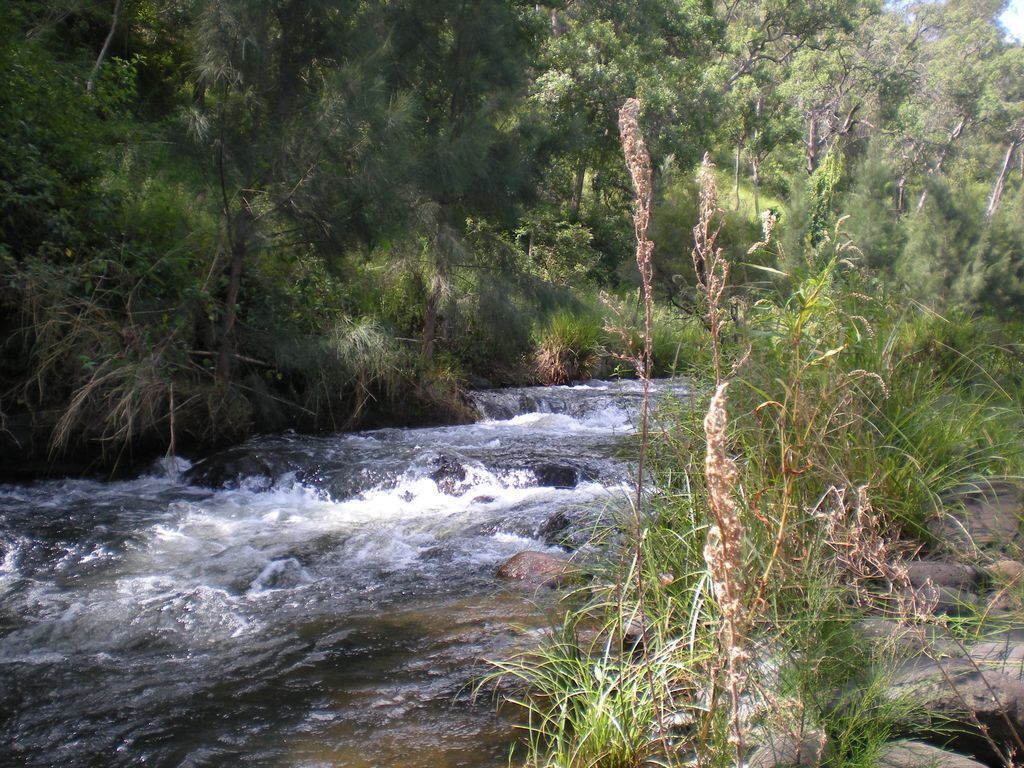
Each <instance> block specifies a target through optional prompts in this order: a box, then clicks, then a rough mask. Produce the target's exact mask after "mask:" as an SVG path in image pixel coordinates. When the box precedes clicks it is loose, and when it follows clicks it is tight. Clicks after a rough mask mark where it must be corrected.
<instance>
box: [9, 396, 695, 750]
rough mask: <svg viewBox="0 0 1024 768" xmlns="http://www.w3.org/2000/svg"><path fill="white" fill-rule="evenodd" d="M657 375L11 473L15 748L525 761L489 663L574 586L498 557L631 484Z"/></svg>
mask: <svg viewBox="0 0 1024 768" xmlns="http://www.w3.org/2000/svg"><path fill="white" fill-rule="evenodd" d="M656 389H661V390H665V391H672V392H675V393H676V394H680V393H682V392H684V391H685V390H684V388H683V387H682V385H670V384H667V383H665V384H658V385H656ZM639 399H640V387H639V384H637V383H636V382H622V383H606V382H591V383H589V384H587V385H582V386H577V387H550V388H544V389H530V388H525V389H509V390H495V391H491V392H481V393H478V394H477V403H478V406H479V409H480V411H481V413H482V414H483V417H484V418H483V419H482V420H481V421H479V422H477V423H475V424H472V425H466V426H452V427H440V428H421V429H384V430H375V431H370V432H361V433H351V434H339V435H333V436H308V435H294V434H284V435H276V436H270V437H262V438H257V439H254V440H251V441H249V442H247V443H246V444H244V445H242V446H239V447H237V448H235V449H232V450H231V451H228V452H226V453H225V454H222V455H220V456H217V457H213V458H212V459H208V460H206V461H203V462H197V463H196V464H195V465H192V464H190V463H189V462H188V461H186V460H184V459H181V458H177V459H169V460H165V461H163V462H161V463H159V464H158V465H157V466H155V467H154V468H153V469H152V470H151V471H150V472H149V473H147V474H145V475H143V476H140V477H138V478H136V479H133V480H128V481H118V482H98V481H93V480H80V479H75V480H70V479H69V480H55V481H45V482H37V483H33V484H28V485H0V765H3V766H8V765H9V766H104V767H106V766H138V765H145V766H236V765H239V766H275V767H278V766H280V767H285V766H287V767H289V768H291V767H298V766H303V767H306V766H308V767H310V768H312V767H313V766H318V767H319V766H350V767H360V768H363V767H369V766H381V767H383V766H402V767H404V768H419V767H421V766H422V767H423V768H427V767H428V766H429V767H430V768H444V767H446V766H472V767H473V768H486V767H487V766H495V767H497V766H503V765H507V764H508V752H509V745H510V744H511V743H512V741H513V740H514V739H515V730H514V726H515V723H514V722H513V721H512V720H511V717H512V715H511V714H509V713H500V712H498V711H496V706H495V703H494V701H493V700H492V699H491V698H489V697H482V698H476V699H474V697H473V696H472V684H473V682H474V680H475V679H476V678H477V677H478V676H479V675H480V674H481V673H482V672H484V671H486V669H487V666H486V663H485V662H484V659H486V658H494V657H498V656H502V655H507V654H509V653H512V652H514V651H515V650H516V649H518V648H524V647H528V646H530V645H532V644H534V643H536V642H537V640H538V638H539V637H540V635H541V633H542V632H543V631H544V628H545V627H547V626H549V624H550V621H551V617H552V615H554V612H555V611H556V609H557V605H556V603H557V595H556V594H555V593H554V592H552V591H550V590H546V589H541V590H536V589H532V588H529V587H524V586H522V585H518V584H509V583H505V582H501V581H500V580H498V579H496V578H495V576H494V571H495V569H496V567H497V566H498V565H499V564H500V563H501V562H502V561H504V560H505V559H506V558H508V557H510V556H511V555H513V554H515V553H516V552H519V551H522V550H527V549H529V550H550V551H552V552H555V551H561V550H559V548H558V547H557V546H556V544H557V543H558V541H559V540H561V541H568V542H569V543H571V544H575V545H579V544H580V543H582V542H585V541H586V540H587V538H588V536H589V532H590V531H591V530H592V529H593V528H594V527H595V526H597V525H599V524H600V523H601V521H607V520H609V519H611V517H612V516H613V515H614V514H615V513H616V512H617V511H618V510H620V509H622V508H623V507H624V505H625V498H626V494H627V493H628V488H629V483H630V479H629V466H628V463H627V462H626V461H624V460H623V459H622V458H621V453H622V444H623V438H624V436H625V435H627V434H629V433H630V432H632V431H633V428H634V427H633V425H634V422H635V418H636V413H637V410H638V405H639ZM210 485H212V486H214V487H208V486H210ZM553 519H560V520H561V521H562V523H563V525H564V523H565V522H566V521H568V528H566V529H565V530H563V531H562V532H561V533H558V532H557V531H555V530H553V528H557V527H558V526H552V525H551V524H550V522H549V521H552V520H553ZM556 534H557V535H556ZM558 537H561V538H560V539H559V538H558Z"/></svg>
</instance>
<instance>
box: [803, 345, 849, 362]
mask: <svg viewBox="0 0 1024 768" xmlns="http://www.w3.org/2000/svg"><path fill="white" fill-rule="evenodd" d="M844 349H846V345H845V344H843V345H842V346H839V347H836V348H834V349H830V350H829V351H828V352H824V353H822V354H820V355H818V356H817V357H816V358H814V359H813V360H811V361H809V362H808V363H807V365H817V364H818V363H820V362H822V361H823V360H827V359H828V358H830V357H835V356H836V355H838V354H839V353H840V352H842V351H843V350H844Z"/></svg>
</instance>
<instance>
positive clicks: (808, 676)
mask: <svg viewBox="0 0 1024 768" xmlns="http://www.w3.org/2000/svg"><path fill="white" fill-rule="evenodd" d="M712 178H713V177H712V176H711V175H710V174H706V176H705V181H706V186H705V190H704V194H705V196H706V197H705V199H706V200H707V201H708V204H707V205H706V206H705V207H704V208H703V213H704V216H703V219H702V220H701V221H700V222H699V223H698V225H697V226H698V230H700V231H703V232H704V233H706V234H707V233H710V237H709V238H708V239H706V240H705V250H704V251H702V252H696V253H695V259H696V258H704V257H706V259H707V261H706V263H705V264H704V265H703V272H704V277H703V279H702V283H703V285H704V286H705V288H706V292H705V297H704V304H703V306H702V314H703V316H704V318H705V320H706V322H705V324H704V325H705V326H706V327H707V328H708V329H709V330H708V331H705V332H704V333H705V335H704V338H703V341H702V346H703V347H704V348H705V349H707V350H711V353H709V354H708V355H706V356H705V358H704V360H703V364H704V367H703V374H704V378H703V379H701V380H703V381H709V382H716V384H715V385H713V386H708V387H705V388H703V393H702V395H700V396H699V397H698V398H697V400H696V402H687V403H679V404H677V405H676V406H674V407H673V406H669V407H662V408H660V409H659V411H658V412H657V413H656V414H654V416H653V418H652V427H651V430H650V435H649V439H648V440H646V441H643V442H640V443H639V444H638V446H637V451H638V452H639V453H640V455H642V456H643V455H645V456H646V461H645V465H646V466H647V467H648V468H649V473H650V474H649V476H648V477H647V478H646V483H645V488H646V490H645V491H644V492H643V493H642V494H640V496H639V497H638V498H636V499H635V502H634V510H633V514H631V515H630V516H628V517H627V518H626V519H623V520H622V521H621V523H620V527H619V531H618V533H619V534H621V536H620V537H618V538H616V537H613V538H612V540H613V541H617V542H618V543H616V545H615V546H610V547H609V548H608V549H607V550H606V557H605V559H604V560H603V561H601V562H596V563H591V564H590V566H589V568H590V570H591V574H590V578H589V580H585V581H582V582H581V583H580V585H579V587H578V589H577V590H576V591H575V592H573V593H572V594H571V595H569V596H568V597H567V598H566V604H567V612H566V614H565V619H564V623H563V624H562V625H561V626H560V627H558V628H557V629H555V630H554V631H553V633H552V636H551V638H550V639H549V640H548V641H547V642H546V643H544V644H543V645H542V646H541V647H539V648H538V649H537V650H536V651H534V652H532V653H530V654H527V655H526V656H524V657H521V658H518V659H514V660H505V661H500V662H498V663H497V670H496V673H495V676H496V677H501V678H506V679H509V680H512V681H514V684H515V686H516V690H517V691H518V693H517V694H516V695H515V696H514V697H513V701H514V702H515V705H517V706H519V707H521V708H522V710H523V712H524V721H525V726H524V727H525V737H524V740H523V744H522V746H521V749H520V751H518V752H517V755H518V757H517V758H516V760H520V759H521V760H523V761H524V762H525V763H526V764H527V765H531V766H559V767H563V768H570V767H576V766H602V767H608V768H629V767H630V766H640V765H683V764H696V765H708V766H729V765H739V764H742V763H743V761H744V759H745V758H746V756H747V755H748V754H749V752H750V750H751V748H752V747H753V746H754V745H757V744H762V745H763V744H765V743H771V742H772V741H773V740H780V739H782V740H785V739H790V740H795V743H801V742H802V743H803V744H804V748H805V752H804V760H805V762H804V763H803V764H817V762H818V759H819V758H820V760H821V761H822V762H823V764H827V765H832V766H851V767H852V766H872V765H875V759H876V757H877V755H878V754H879V751H880V750H881V749H882V747H883V745H885V744H886V743H887V742H888V741H889V740H890V739H892V738H893V737H894V736H895V734H896V733H897V732H905V727H904V726H905V724H906V722H908V720H913V714H914V710H915V708H916V707H918V706H919V703H918V702H915V701H914V700H913V699H912V698H906V697H902V698H901V697H898V696H896V697H894V696H891V695H888V694H887V693H886V688H887V682H888V680H889V679H890V678H891V677H892V675H893V674H894V672H895V670H896V669H897V668H898V667H899V665H900V663H901V662H902V661H904V659H905V658H906V653H907V652H906V648H905V647H904V646H902V645H901V644H900V643H899V642H896V641H894V640H893V638H892V637H891V636H885V637H882V638H880V639H876V640H872V639H871V638H870V637H868V636H867V635H866V634H865V629H864V627H865V624H864V620H865V619H868V618H873V619H879V618H883V617H884V618H885V619H888V620H892V621H896V622H900V623H901V624H902V625H906V626H914V627H918V628H924V629H925V630H928V629H929V628H934V627H941V628H942V629H943V631H950V632H952V633H953V634H954V635H955V636H956V637H957V638H959V640H958V642H959V641H965V640H966V639H967V638H972V637H976V636H977V635H978V634H980V633H981V632H982V631H983V630H985V629H986V628H988V627H989V625H991V624H992V623H993V622H994V619H993V617H991V616H989V615H988V612H987V610H986V609H985V608H984V607H982V608H978V609H976V610H975V611H973V612H972V611H966V612H961V613H960V614H959V615H958V617H957V618H956V619H950V618H949V617H944V616H936V615H930V614H929V613H928V611H924V610H922V609H921V607H920V606H918V605H914V604H912V603H911V602H908V601H907V600H906V599H905V598H904V597H902V596H901V592H900V589H901V585H902V584H905V581H906V576H905V573H906V570H905V564H906V562H907V561H908V559H909V558H911V557H912V556H914V555H916V554H918V553H920V552H921V551H938V548H939V547H940V546H941V544H942V542H935V541H933V540H932V538H931V534H929V528H928V526H927V522H928V520H929V519H930V518H932V517H933V516H934V514H935V513H936V512H937V511H938V510H939V509H940V508H941V507H942V506H943V504H944V503H946V504H948V500H949V497H950V494H951V493H952V492H954V491H955V490H956V489H958V488H963V487H965V486H971V485H972V484H979V483H987V482H990V481H994V480H999V479H1006V478H1020V477H1021V476H1022V474H1024V444H1022V442H1021V440H1020V437H1019V436H1020V434H1021V427H1022V426H1024V408H1022V400H1021V395H1022V392H1024V390H1022V384H1024V373H1022V371H1024V368H1022V366H1021V365H1020V354H1021V347H1020V344H1019V343H1018V341H1016V340H1018V339H1020V338H1021V335H1020V332H1021V329H1020V328H1019V327H1017V326H1014V325H1012V324H1006V323H1001V322H997V321H995V320H991V319H985V318H979V317H971V316H966V315H955V314H954V315H950V316H946V317H943V316H939V315H937V314H935V313H933V312H930V311H928V310H926V309H924V308H922V307H920V306H918V305H915V304H914V303H913V302H908V301H907V300H906V299H905V298H904V297H902V296H901V295H899V294H897V293H891V294H890V293H888V292H887V291H886V290H885V289H884V288H883V287H882V286H880V285H878V284H876V283H875V282H873V280H872V278H871V276H870V275H869V274H868V273H867V272H866V271H865V270H864V269H863V260H862V259H861V258H860V254H859V253H858V251H857V250H856V248H855V247H854V246H853V244H852V243H850V242H849V240H848V239H847V238H846V237H845V236H844V235H843V233H842V230H841V227H839V226H837V227H836V228H835V229H834V230H833V231H832V232H830V233H829V235H828V237H826V238H824V239H823V240H822V241H821V242H820V243H819V244H817V245H816V246H814V247H813V248H812V247H808V248H807V249H806V250H805V251H804V252H802V253H799V254H788V255H786V256H787V258H786V259H785V260H786V261H787V262H788V263H791V264H794V265H795V266H794V268H792V269H791V270H789V271H788V272H786V273H783V272H781V271H776V270H773V271H771V272H770V273H768V278H769V279H768V281H767V282H766V283H765V284H762V285H761V286H760V287H758V288H756V289H754V290H747V291H744V292H742V293H739V292H733V293H731V295H730V293H728V292H726V291H724V290H721V289H720V287H719V288H716V285H717V284H716V276H723V277H724V275H725V274H726V273H727V271H728V269H729V266H730V265H729V264H728V263H727V262H726V261H725V256H723V255H722V254H721V253H720V252H719V251H718V250H717V249H716V246H715V242H714V234H715V232H716V228H715V227H716V225H715V219H716V218H717V216H718V215H719V213H718V211H717V205H716V204H715V203H714V189H713V182H712ZM769 230H770V227H769ZM697 241H698V243H700V242H701V238H700V236H699V235H698V238H697ZM758 248H761V249H777V248H779V246H778V244H777V242H776V241H775V239H774V238H773V236H772V233H771V232H770V231H768V230H766V233H765V236H764V238H763V242H762V243H761V244H760V245H759V246H758ZM779 256H782V254H779ZM781 261H782V259H780V263H781ZM699 268H700V267H698V269H699ZM967 350H970V351H969V352H967ZM714 360H719V361H720V365H718V366H717V370H716V366H715V365H714V364H713V361H714ZM929 548H931V549H930V550H929ZM1018 554H1019V553H1018ZM961 556H964V553H961ZM1010 592H1011V593H1012V594H1013V595H1016V599H1018V600H1019V599H1020V597H1022V594H1021V593H1022V590H1021V587H1020V586H1019V584H1018V586H1016V587H1013V588H1011V589H1010ZM1012 616H1016V619H1011V621H1018V622H1019V620H1020V613H1019V612H1018V613H1016V614H1012ZM1004 619H1005V617H1004ZM838 698H841V701H842V703H841V705H837V699H838ZM901 729H903V730H901ZM819 747H820V754H818V755H817V757H816V756H815V754H816V752H818V748H819Z"/></svg>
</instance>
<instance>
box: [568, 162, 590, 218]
mask: <svg viewBox="0 0 1024 768" xmlns="http://www.w3.org/2000/svg"><path fill="white" fill-rule="evenodd" d="M586 178H587V165H586V163H584V162H583V161H582V160H581V161H580V164H579V165H578V166H577V167H576V178H575V179H574V180H573V185H572V199H571V200H570V201H569V209H570V211H572V215H573V217H574V218H575V217H576V216H579V214H580V205H581V204H582V203H583V182H584V180H586Z"/></svg>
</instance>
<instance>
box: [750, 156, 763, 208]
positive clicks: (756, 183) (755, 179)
mask: <svg viewBox="0 0 1024 768" xmlns="http://www.w3.org/2000/svg"><path fill="white" fill-rule="evenodd" d="M750 183H751V185H752V186H753V188H754V215H755V216H757V217H758V218H761V161H760V159H758V157H757V153H756V152H755V153H754V154H753V156H752V157H751V158H750Z"/></svg>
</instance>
